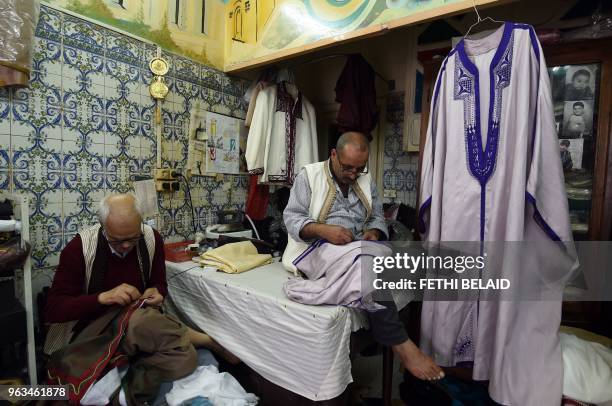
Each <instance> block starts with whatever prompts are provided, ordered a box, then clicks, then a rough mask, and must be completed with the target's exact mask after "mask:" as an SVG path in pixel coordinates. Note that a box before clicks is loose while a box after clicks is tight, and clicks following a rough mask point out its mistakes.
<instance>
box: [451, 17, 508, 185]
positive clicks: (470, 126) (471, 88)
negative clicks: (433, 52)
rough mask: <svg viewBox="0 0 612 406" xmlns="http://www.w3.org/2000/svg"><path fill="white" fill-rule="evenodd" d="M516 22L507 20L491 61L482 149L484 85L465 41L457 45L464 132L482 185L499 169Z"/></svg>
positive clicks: (457, 93)
mask: <svg viewBox="0 0 612 406" xmlns="http://www.w3.org/2000/svg"><path fill="white" fill-rule="evenodd" d="M512 28H513V24H512V23H506V24H505V26H504V32H503V35H502V38H501V41H500V44H499V47H498V48H497V51H496V53H495V56H494V57H493V60H492V61H491V68H490V72H489V76H490V82H491V86H490V89H491V97H490V100H489V122H488V125H487V138H486V145H485V148H484V150H483V148H482V136H481V130H480V128H481V127H480V86H479V73H478V68H477V67H476V66H475V65H474V64H473V63H472V61H470V59H469V58H468V56H467V54H466V52H465V44H464V42H463V41H461V42H460V43H459V44H458V45H457V58H456V59H455V99H461V100H463V108H464V132H465V139H466V154H467V158H468V159H467V161H468V165H469V170H470V173H471V174H472V176H474V177H475V178H476V179H477V180H478V181H479V182H480V184H481V185H485V184H486V183H487V181H488V180H489V178H490V177H491V175H492V174H493V171H494V169H495V162H496V158H497V146H498V142H499V128H500V121H501V110H502V109H501V106H502V101H503V89H504V88H506V87H507V86H508V85H509V84H510V79H511V71H512V49H513V35H512Z"/></svg>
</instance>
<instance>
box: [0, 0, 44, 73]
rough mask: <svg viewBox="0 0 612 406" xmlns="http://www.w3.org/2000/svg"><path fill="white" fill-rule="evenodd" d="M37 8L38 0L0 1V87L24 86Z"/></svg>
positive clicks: (30, 62) (30, 59) (29, 65)
mask: <svg viewBox="0 0 612 406" xmlns="http://www.w3.org/2000/svg"><path fill="white" fill-rule="evenodd" d="M39 9H40V4H39V1H38V0H0V21H2V24H0V84H3V85H16V84H17V85H25V84H26V83H27V79H28V78H29V76H30V68H31V64H32V48H33V43H34V31H35V29H36V23H37V21H38V14H39ZM24 79H25V82H24Z"/></svg>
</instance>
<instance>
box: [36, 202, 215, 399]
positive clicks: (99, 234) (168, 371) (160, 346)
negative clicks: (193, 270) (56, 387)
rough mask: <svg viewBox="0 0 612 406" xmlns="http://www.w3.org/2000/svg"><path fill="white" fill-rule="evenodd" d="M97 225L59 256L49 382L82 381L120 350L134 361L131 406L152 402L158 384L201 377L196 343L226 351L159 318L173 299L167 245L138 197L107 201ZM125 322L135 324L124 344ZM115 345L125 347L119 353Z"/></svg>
mask: <svg viewBox="0 0 612 406" xmlns="http://www.w3.org/2000/svg"><path fill="white" fill-rule="evenodd" d="M98 219H99V222H100V223H99V224H96V225H95V226H93V227H90V228H87V229H85V230H83V231H81V232H80V233H79V234H77V235H76V236H75V237H74V238H73V239H72V240H71V241H70V242H69V243H68V244H67V245H66V247H65V248H64V249H63V250H62V253H61V255H60V260H59V265H58V267H57V271H56V273H55V276H54V279H53V284H52V286H51V289H50V291H49V295H48V298H47V305H46V314H45V320H46V322H48V323H54V324H51V326H50V329H49V332H48V334H47V339H46V342H45V353H47V354H50V355H51V358H50V362H49V379H51V380H54V379H55V381H54V382H56V381H57V379H64V381H65V380H66V378H69V377H81V374H82V373H83V371H87V370H88V368H89V367H90V366H91V365H94V364H96V365H98V363H99V362H100V359H101V358H100V356H99V354H101V353H104V352H106V351H107V350H108V351H115V355H116V356H117V357H124V359H128V360H129V364H130V368H129V372H128V375H127V383H128V385H127V388H128V393H127V394H126V395H127V399H128V402H130V403H132V402H140V403H141V402H144V401H150V400H152V399H154V398H155V396H156V394H157V390H158V387H159V384H161V383H162V382H164V381H165V382H169V381H172V380H175V379H178V378H182V377H184V376H186V375H188V374H189V373H191V372H192V371H194V370H195V368H196V362H197V357H196V353H195V349H194V348H193V345H192V342H194V341H195V342H196V344H203V345H204V346H208V347H214V348H217V347H220V346H218V344H216V343H214V341H212V340H211V339H210V337H208V336H206V335H205V334H203V333H198V332H195V331H193V330H188V329H187V328H186V327H185V326H184V325H183V324H182V323H180V322H178V321H177V320H176V319H174V318H172V317H169V316H167V315H165V314H163V313H162V312H161V311H160V309H159V306H160V305H161V304H162V302H163V300H164V296H165V295H166V294H167V292H168V290H167V283H166V268H165V266H166V265H165V258H164V243H163V240H162V237H161V236H160V235H159V233H158V232H157V231H155V230H154V229H153V228H151V227H150V226H148V225H145V224H143V223H142V210H141V208H140V204H139V202H138V201H137V199H136V198H135V196H134V195H132V194H112V195H109V196H106V197H105V198H103V199H102V201H101V202H100V208H99V211H98ZM141 299H146V302H145V304H144V306H142V307H140V308H138V309H136V310H134V311H133V313H132V312H131V311H130V310H131V309H133V308H134V306H133V304H134V303H135V302H138V301H139V300H141ZM126 315H128V316H126ZM128 317H129V318H128ZM119 320H126V321H127V322H128V325H127V329H126V331H125V334H124V335H123V338H122V339H121V338H120V337H121V328H120V325H119V324H120V323H119ZM116 338H118V339H120V340H121V341H120V344H119V346H118V348H115V349H112V342H113V341H114V340H115V339H116ZM215 345H216V347H215ZM117 359H119V358H117ZM100 365H101V366H102V368H104V367H105V366H104V365H102V364H100ZM109 366H110V365H109ZM60 373H61V374H64V375H65V376H63V377H60V375H59V374H60ZM94 379H95V378H94ZM83 382H84V383H83V384H84V385H85V384H86V383H85V381H83ZM78 383H79V384H80V383H81V381H80V380H79V382H78ZM81 396H82V393H81Z"/></svg>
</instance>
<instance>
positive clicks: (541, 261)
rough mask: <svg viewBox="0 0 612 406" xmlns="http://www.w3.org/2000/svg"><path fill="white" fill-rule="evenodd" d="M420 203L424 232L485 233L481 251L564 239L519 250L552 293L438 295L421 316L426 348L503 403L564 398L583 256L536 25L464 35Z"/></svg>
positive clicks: (440, 94)
mask: <svg viewBox="0 0 612 406" xmlns="http://www.w3.org/2000/svg"><path fill="white" fill-rule="evenodd" d="M420 202H421V205H420V208H419V218H420V220H419V226H420V229H421V230H420V231H421V232H422V234H423V236H424V239H425V240H426V241H430V242H434V243H435V242H443V241H475V242H476V245H477V246H478V245H480V247H481V250H483V249H485V247H487V246H489V245H490V242H499V241H502V242H503V241H533V242H534V245H537V244H547V243H548V244H550V241H563V242H566V243H565V244H551V245H552V246H553V248H552V249H553V250H554V251H555V254H556V256H550V257H544V255H543V254H542V255H540V256H538V255H529V257H528V258H521V261H523V262H522V264H523V265H524V266H525V267H524V268H520V269H531V270H533V269H535V270H537V271H536V272H535V273H538V275H537V277H538V278H540V280H542V281H544V285H546V293H547V298H548V300H536V301H531V302H528V301H519V300H515V301H500V300H491V301H484V300H482V298H480V296H479V298H476V299H475V300H473V301H456V302H448V301H446V302H444V301H435V294H434V296H433V297H430V298H429V299H430V300H432V299H433V301H425V302H424V303H423V311H422V318H421V323H422V326H421V347H422V349H423V350H424V351H425V352H426V353H429V354H431V355H432V356H433V357H434V359H435V360H436V362H438V363H439V364H441V365H443V366H454V365H457V364H460V363H462V362H470V363H473V368H474V369H473V377H474V379H477V380H489V393H490V395H491V396H492V398H493V399H494V400H495V401H497V402H499V403H502V404H511V405H522V406H523V405H558V404H560V401H561V392H562V383H563V381H562V378H563V364H562V359H561V352H560V346H559V339H558V328H559V324H560V316H561V297H562V291H563V284H564V283H565V281H566V280H567V278H568V277H569V271H568V268H569V269H571V268H572V265H571V264H574V263H575V256H574V249H573V243H572V235H571V231H570V224H569V216H568V206H567V198H566V195H565V187H564V182H563V172H562V168H561V162H560V157H559V147H558V141H557V135H556V131H555V125H554V120H553V110H552V100H551V92H550V83H549V79H548V75H547V69H546V64H545V61H544V57H543V54H542V50H541V47H540V44H539V42H538V40H537V37H536V35H535V32H534V30H533V28H532V27H531V26H528V25H524V24H514V23H505V24H504V25H503V26H502V27H500V29H498V30H497V31H496V32H495V33H493V34H491V35H489V36H488V37H486V38H484V39H481V40H462V41H461V42H459V43H458V44H457V46H456V47H455V48H454V49H453V50H452V51H451V53H450V54H449V55H448V56H447V58H446V59H445V61H444V62H443V64H442V67H441V70H440V73H439V76H438V79H437V81H436V85H435V88H434V96H433V98H432V106H431V116H430V122H429V128H428V132H427V138H426V143H425V146H424V155H423V167H422V174H421V189H420ZM498 247H499V246H498ZM548 252H549V253H550V252H551V251H548ZM500 256H501V257H502V258H500ZM519 256H520V255H519ZM495 260H497V261H498V262H503V263H504V266H503V267H502V272H506V273H507V272H514V274H513V275H514V276H515V278H514V279H515V280H516V279H517V278H516V272H519V271H518V270H517V268H512V267H508V266H505V262H506V261H507V260H510V258H507V257H504V255H503V254H498V255H497V257H496V258H495ZM559 263H562V264H565V265H566V266H558V265H559ZM567 264H570V265H567ZM485 271H486V270H485ZM521 278H522V277H521Z"/></svg>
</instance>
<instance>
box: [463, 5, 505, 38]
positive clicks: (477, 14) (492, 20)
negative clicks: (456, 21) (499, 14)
mask: <svg viewBox="0 0 612 406" xmlns="http://www.w3.org/2000/svg"><path fill="white" fill-rule="evenodd" d="M472 4H473V5H474V11H475V12H476V17H478V19H477V20H476V22H475V23H474V24H472V25H470V28H468V30H467V32H466V33H465V35H464V36H463V39H466V38H467V36H468V35H470V31H472V28H474V27H475V26H477V25H478V24H480V23H481V22H483V21H487V20H489V21H491V22H494V23H500V24H503V21H497V20H494V19H492V18H491V17H485V18H481V17H480V13H479V12H478V8H476V0H472Z"/></svg>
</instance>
